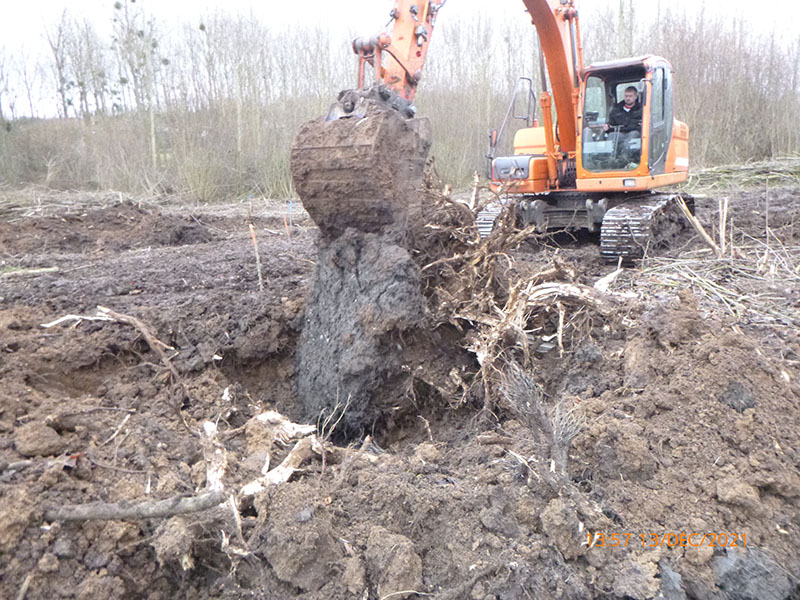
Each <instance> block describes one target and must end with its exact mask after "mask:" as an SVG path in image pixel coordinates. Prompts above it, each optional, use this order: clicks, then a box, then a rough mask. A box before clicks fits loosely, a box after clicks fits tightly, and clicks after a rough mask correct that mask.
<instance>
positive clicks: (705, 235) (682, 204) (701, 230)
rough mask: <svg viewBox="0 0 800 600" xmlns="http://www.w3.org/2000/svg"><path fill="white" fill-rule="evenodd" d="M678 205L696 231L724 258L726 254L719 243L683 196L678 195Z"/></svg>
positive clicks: (715, 252) (719, 256) (718, 256)
mask: <svg viewBox="0 0 800 600" xmlns="http://www.w3.org/2000/svg"><path fill="white" fill-rule="evenodd" d="M678 207H680V209H681V212H682V213H683V216H684V217H686V220H687V221H689V223H690V224H691V225H692V227H694V229H695V231H697V233H699V234H700V237H701V238H703V241H704V242H705V243H706V244H708V246H709V247H710V248H711V249H712V250H713V251H714V254H716V255H717V258H722V257H723V256H724V254H723V252H722V250H721V249H720V247H719V246H717V243H716V242H715V241H714V240H713V239H712V238H711V236H710V235H708V232H707V231H706V228H705V227H703V224H702V223H701V222H700V219H698V218H697V217H696V216H694V215H693V214H692V211H690V210H689V207H688V206H687V205H686V200H684V199H683V197H682V196H678Z"/></svg>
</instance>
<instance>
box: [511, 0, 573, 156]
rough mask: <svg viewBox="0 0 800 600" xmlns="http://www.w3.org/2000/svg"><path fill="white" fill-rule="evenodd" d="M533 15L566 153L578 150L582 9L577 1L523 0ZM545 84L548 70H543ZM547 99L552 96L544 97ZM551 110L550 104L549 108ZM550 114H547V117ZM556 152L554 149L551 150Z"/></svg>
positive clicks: (561, 140) (563, 150)
mask: <svg viewBox="0 0 800 600" xmlns="http://www.w3.org/2000/svg"><path fill="white" fill-rule="evenodd" d="M522 1H523V3H524V4H525V7H526V8H527V9H528V13H529V14H530V16H531V20H532V21H533V24H534V25H535V26H536V31H537V33H538V34H539V40H540V43H541V46H542V54H543V55H544V60H545V61H546V63H547V72H548V74H549V75H550V85H551V87H552V98H553V101H554V103H555V107H556V115H557V117H558V132H559V141H560V147H561V151H562V152H574V151H575V149H576V146H577V141H576V140H577V134H576V132H577V125H576V109H575V107H576V106H577V102H578V91H579V89H580V81H579V78H580V75H581V71H582V70H583V49H582V44H581V39H580V25H579V23H578V10H577V9H576V8H575V2H574V0H522ZM542 78H543V81H542V85H543V86H544V85H546V82H545V81H544V73H542ZM544 98H545V100H546V99H547V98H548V96H546V95H545V96H544ZM547 108H548V109H549V106H548V107H547ZM547 116H548V115H546V116H545V118H546V117H547ZM551 151H552V149H551Z"/></svg>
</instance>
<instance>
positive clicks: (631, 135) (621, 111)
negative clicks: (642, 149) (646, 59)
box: [603, 85, 642, 160]
mask: <svg viewBox="0 0 800 600" xmlns="http://www.w3.org/2000/svg"><path fill="white" fill-rule="evenodd" d="M603 129H604V130H605V131H610V130H611V129H614V131H613V132H612V133H610V134H609V136H608V139H610V140H612V141H613V142H614V145H615V146H617V145H619V147H620V148H623V149H624V148H625V146H626V144H625V143H626V142H628V141H629V140H635V139H639V138H640V137H641V135H642V103H641V102H639V90H637V89H636V88H635V87H634V86H632V85H630V86H628V87H627V88H625V97H624V98H623V100H621V101H620V102H617V103H616V104H615V105H614V106H613V107H612V109H611V113H610V114H609V115H608V122H607V123H606V124H605V126H604V127H603ZM630 158H631V159H634V158H635V159H636V160H638V157H633V156H632V157H630Z"/></svg>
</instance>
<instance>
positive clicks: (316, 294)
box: [297, 229, 423, 433]
mask: <svg viewBox="0 0 800 600" xmlns="http://www.w3.org/2000/svg"><path fill="white" fill-rule="evenodd" d="M422 307H423V304H422V297H421V294H420V284H419V274H418V269H417V267H416V265H415V264H414V262H413V261H412V259H411V255H410V254H409V253H408V251H407V250H405V249H404V248H401V247H400V246H397V245H395V244H393V243H391V240H390V239H387V238H386V236H381V235H378V234H369V233H362V232H357V231H355V230H352V229H349V230H347V232H346V233H345V234H344V235H342V236H341V237H339V238H337V239H335V240H333V241H331V242H328V243H323V244H321V245H320V248H319V256H318V259H317V266H316V269H315V272H314V283H313V286H312V288H311V292H310V295H309V298H308V308H307V310H306V316H305V324H304V327H303V332H302V334H301V338H300V343H299V346H298V353H297V361H298V370H299V373H300V377H299V378H298V379H297V386H298V391H299V394H300V397H301V399H302V402H303V408H304V411H305V414H306V416H307V417H308V418H309V419H310V420H312V421H313V420H315V419H316V418H317V417H318V416H319V415H320V414H323V415H325V416H331V415H333V413H336V412H339V413H344V416H343V421H342V426H343V427H344V428H345V430H347V431H351V432H354V433H357V432H359V430H360V429H361V428H362V427H364V426H367V425H368V424H369V423H371V422H372V421H374V420H375V419H376V418H378V416H379V415H380V414H381V412H382V411H384V410H387V409H389V408H391V407H393V406H397V405H398V404H402V403H403V402H404V398H405V396H407V394H408V391H409V386H410V377H411V374H410V373H409V372H408V370H407V369H404V368H403V365H404V361H403V355H404V352H407V351H408V349H407V348H405V347H404V341H403V337H402V336H403V334H404V333H407V332H409V331H410V330H412V329H414V328H415V327H417V326H418V325H419V324H420V323H421V321H422V318H423V308H422ZM337 418H338V415H337Z"/></svg>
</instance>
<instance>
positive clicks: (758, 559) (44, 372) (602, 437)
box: [0, 187, 800, 600]
mask: <svg viewBox="0 0 800 600" xmlns="http://www.w3.org/2000/svg"><path fill="white" fill-rule="evenodd" d="M714 194H715V198H716V196H719V195H720V192H719V191H715V192H714ZM725 194H727V195H728V196H729V197H730V198H731V214H732V217H733V219H734V224H735V228H736V231H737V237H736V238H735V240H734V241H735V244H739V245H741V246H743V247H744V246H746V245H747V246H748V247H752V246H753V245H756V246H757V245H758V244H762V245H764V244H768V245H769V246H770V247H773V248H776V250H775V251H774V252H773V253H767V252H766V251H765V252H764V256H765V258H764V268H763V269H761V270H759V268H758V265H755V264H754V265H753V269H752V270H750V269H749V268H748V269H742V268H739V267H727V266H724V265H722V263H719V262H717V261H714V260H713V259H712V258H711V257H710V255H709V253H708V252H707V251H706V249H705V247H704V245H703V243H702V242H701V241H700V239H699V238H698V236H696V235H695V234H694V233H692V232H687V233H686V234H685V235H684V236H683V237H682V238H681V239H680V240H679V242H678V243H677V244H676V245H675V246H674V247H673V248H672V249H671V250H669V251H667V252H662V253H661V254H660V255H658V256H654V257H652V258H650V259H648V260H647V261H645V263H644V264H643V265H642V267H641V268H638V269H631V270H628V271H626V272H625V273H624V274H623V275H622V276H621V277H619V278H618V279H617V280H616V281H615V282H614V283H613V285H612V287H611V291H612V292H613V293H616V294H619V295H620V297H621V298H622V300H621V304H620V305H619V306H620V307H619V309H618V310H617V311H615V314H611V315H605V316H603V315H599V314H595V313H593V312H592V311H590V310H587V309H581V310H577V311H574V312H572V311H568V312H567V314H566V321H567V325H568V327H567V328H566V329H565V332H566V333H568V335H566V336H565V339H564V340H562V341H563V346H564V347H563V351H562V350H561V349H560V348H559V346H558V344H557V343H556V342H555V341H554V339H553V337H552V333H553V332H552V330H549V331H542V332H532V333H531V335H530V339H531V343H532V345H533V346H534V347H535V348H536V349H537V350H538V352H537V354H536V356H537V358H536V362H535V368H534V369H533V371H532V373H531V374H529V377H530V383H531V384H532V385H533V386H535V387H536V389H539V390H541V393H542V397H543V398H544V399H545V400H544V401H545V402H548V403H555V402H557V401H559V400H561V399H569V400H570V402H571V403H572V406H575V407H577V412H576V414H579V418H577V419H576V422H577V425H578V427H577V431H576V432H575V433H576V435H575V436H574V438H572V442H571V446H570V449H569V453H568V474H569V486H568V487H569V490H573V492H569V491H568V490H567V488H566V487H565V488H564V489H563V490H558V489H554V488H553V486H552V485H548V481H550V480H549V479H548V475H547V474H548V472H549V471H550V470H551V467H550V464H549V459H547V458H546V457H547V454H546V453H545V452H543V449H542V440H541V439H540V438H539V437H538V436H537V432H536V430H535V427H534V426H533V424H532V421H533V420H534V419H533V418H530V419H529V418H527V417H530V414H528V413H526V410H525V407H524V406H520V405H519V404H517V405H515V406H509V405H503V404H502V403H500V404H498V405H496V406H493V407H492V408H493V410H492V411H488V410H486V406H485V405H484V404H482V403H481V402H479V401H475V402H470V401H462V400H463V399H461V398H457V397H455V396H454V397H452V398H447V397H443V395H442V393H441V392H440V391H439V392H437V393H429V394H426V393H425V389H427V388H428V387H430V386H429V385H428V383H426V384H424V385H422V384H420V386H419V387H417V388H415V390H414V391H415V393H416V394H417V395H416V397H415V398H414V407H415V408H414V411H412V412H411V413H409V414H403V416H402V417H401V418H398V419H383V420H382V421H381V422H380V423H376V425H375V427H374V429H373V430H372V431H369V432H362V436H363V435H365V434H367V433H369V434H371V437H370V440H371V441H369V442H368V443H367V444H362V441H363V439H364V438H363V437H359V438H358V439H353V440H351V442H352V445H351V446H350V447H349V448H350V449H348V448H347V447H345V446H344V445H343V444H342V443H340V448H341V451H340V452H339V453H338V456H339V458H340V459H336V455H335V454H332V455H331V460H328V461H321V460H318V459H313V460H311V461H310V462H307V463H305V464H304V465H303V467H302V468H301V469H300V470H299V471H298V472H296V473H295V474H294V475H293V477H292V479H291V480H290V481H289V482H288V483H282V484H278V485H273V486H269V487H267V488H266V489H265V490H264V491H263V492H261V493H259V494H256V495H255V497H254V498H253V499H252V500H251V501H243V502H242V503H241V505H240V507H239V508H240V519H241V523H240V525H237V524H236V523H233V520H232V519H231V512H230V510H226V509H224V508H219V509H214V510H211V511H207V512H201V513H196V514H194V515H190V516H188V517H173V518H171V519H169V520H166V519H141V520H128V521H113V520H112V521H86V522H82V521H77V522H73V521H59V520H45V518H44V514H45V512H47V511H49V510H52V509H53V508H57V507H60V506H64V505H78V504H85V503H89V502H93V501H102V502H120V501H127V502H131V503H135V502H140V501H145V500H154V499H162V498H170V497H174V496H176V495H185V496H187V497H188V496H192V495H194V494H196V493H197V491H198V490H200V489H202V488H203V486H205V485H206V478H207V474H206V473H207V471H206V460H205V458H204V454H203V443H202V440H201V439H200V437H198V436H197V435H195V434H196V433H197V432H198V431H200V430H201V428H202V423H203V422H205V421H212V422H214V423H216V424H217V426H218V429H219V432H220V435H219V443H220V444H221V446H222V447H223V448H224V451H225V453H226V456H227V467H226V470H225V474H224V476H223V483H224V485H225V489H226V490H227V489H229V490H233V491H234V493H235V491H236V490H238V489H239V488H240V487H241V485H242V484H244V483H245V482H248V481H251V480H253V479H254V478H256V477H258V475H259V473H260V471H261V468H262V466H263V463H264V457H265V455H266V454H267V453H269V452H270V449H271V448H272V454H273V456H272V464H273V465H277V464H278V463H279V462H280V461H281V460H282V459H283V457H284V456H285V455H286V454H287V452H288V450H289V448H290V447H291V444H289V445H287V446H286V447H284V448H281V447H280V446H272V445H271V439H266V437H265V436H263V435H260V434H259V433H258V431H256V428H255V425H254V423H255V421H254V420H253V418H254V417H255V416H256V415H259V414H262V413H264V412H265V411H268V410H274V411H277V412H280V413H281V414H283V415H285V416H286V417H288V418H289V419H291V420H293V421H296V422H303V421H305V422H312V423H314V420H313V419H309V415H308V413H307V407H306V408H305V409H304V407H303V405H302V403H301V402H300V401H299V399H298V392H297V389H298V385H301V384H302V382H298V381H297V380H296V377H295V374H296V372H297V356H296V352H295V351H296V348H297V344H298V341H299V339H300V336H301V332H302V330H303V325H304V314H305V303H306V298H307V296H308V294H309V291H310V285H311V274H312V272H313V269H314V262H315V260H316V257H317V254H316V249H315V248H316V246H315V244H316V241H317V238H318V235H319V233H318V231H317V230H316V228H315V227H314V226H313V224H312V223H311V222H310V220H308V219H307V218H303V217H302V216H298V213H297V206H296V205H295V206H294V214H293V219H292V223H291V224H290V223H289V222H288V221H284V216H286V215H287V214H288V205H286V204H282V203H266V204H258V205H256V204H254V205H252V206H250V205H249V204H240V205H231V206H225V207H212V208H198V207H194V206H176V205H173V204H170V203H168V202H167V203H163V204H160V205H157V204H153V203H137V202H132V201H130V200H126V199H120V198H118V197H116V196H109V197H103V196H96V197H93V198H88V197H86V198H83V197H81V196H80V195H71V196H69V197H65V198H61V199H57V200H56V199H53V198H52V197H48V200H47V201H46V202H42V201H38V202H37V201H36V198H35V196H36V192H35V191H32V192H25V193H20V194H16V195H15V196H14V198H15V200H14V201H13V202H6V203H5V204H4V205H3V206H4V207H5V208H4V209H3V208H0V211H2V212H1V213H0V214H1V218H2V222H0V260H2V263H0V273H2V275H0V378H2V387H1V388H0V597H3V598H14V597H18V594H20V593H22V596H24V597H25V598H28V599H39V598H48V599H51V598H54V597H63V598H75V597H77V598H86V599H88V598H150V599H154V600H155V599H157V598H164V599H166V598H173V597H185V598H217V597H222V598H269V599H272V598H274V599H284V598H286V599H289V598H304V599H308V600H312V599H314V600H316V599H319V600H322V599H339V598H341V599H345V598H348V599H349V598H353V599H369V600H378V599H384V598H387V599H388V598H428V597H434V598H440V599H441V598H449V599H451V600H455V599H462V598H463V599H468V598H474V599H476V600H485V599H505V600H511V599H517V598H520V599H525V598H535V599H539V598H620V599H622V598H636V599H639V598H642V599H644V598H655V597H663V598H669V599H676V600H677V599H682V598H696V599H713V600H723V599H728V598H730V599H736V600H739V599H742V600H744V599H750V598H759V599H761V600H764V599H770V600H771V599H775V600H779V599H784V598H800V591H799V588H798V577H800V559H798V552H797V550H796V548H797V539H798V535H799V534H800V473H799V472H798V466H800V403H799V402H800V400H799V399H800V384H798V381H800V355H799V353H800V342H799V341H798V325H800V321H798V320H797V316H798V314H800V295H799V294H798V277H800V273H797V266H798V263H794V264H788V263H789V261H790V260H791V259H792V258H793V257H794V258H797V256H798V253H797V252H796V249H797V247H798V245H800V188H797V187H786V188H782V189H777V190H776V189H770V190H768V191H765V190H764V189H762V188H753V189H747V190H739V191H729V192H725ZM767 194H769V196H768V197H769V204H768V205H767V202H766V200H767ZM715 198H700V199H699V200H698V203H697V204H698V210H699V213H700V215H701V216H702V217H703V220H704V221H705V222H706V223H707V224H710V223H713V222H715V219H716V218H717V216H716V208H717V203H716V199H715ZM767 207H769V213H768V214H769V220H768V222H769V228H770V229H769V231H770V235H771V238H768V237H767V234H766V228H765V216H766V214H767ZM249 218H251V219H252V221H253V223H254V225H255V230H256V233H257V237H258V241H259V244H260V257H261V262H262V271H263V272H262V276H263V291H259V283H258V273H257V268H256V264H255V259H254V253H253V247H252V241H251V238H250V233H249V230H248V225H247V223H248V220H249ZM559 246H560V248H559ZM764 247H765V248H766V246H764ZM778 248H780V250H778ZM556 250H557V251H558V255H559V257H560V260H562V261H564V262H566V263H567V264H568V265H570V266H571V267H573V268H574V269H575V270H576V271H577V272H578V273H579V278H580V280H581V281H582V282H584V283H589V284H591V283H593V282H595V281H596V280H597V279H599V278H600V277H602V276H603V275H606V274H607V273H609V272H610V271H612V270H614V266H613V265H611V266H609V265H606V264H604V263H603V262H602V261H601V260H600V258H599V249H598V247H597V246H596V245H594V244H593V243H592V241H591V240H587V239H584V238H581V239H579V240H573V239H570V238H569V237H568V236H562V237H560V238H558V239H556V240H549V241H547V242H546V243H543V242H537V243H526V244H524V245H523V246H522V247H520V248H519V249H518V250H517V251H516V252H515V253H514V259H515V260H516V267H515V268H516V269H518V270H519V271H520V272H535V271H537V270H544V269H546V268H548V267H549V266H550V265H551V263H552V257H553V254H554V253H555V252H556ZM753 252H754V254H753V256H754V257H755V258H754V260H755V261H757V260H758V256H760V255H757V254H756V252H755V251H753ZM744 262H745V259H742V260H741V261H740V263H737V264H744ZM53 267H57V268H58V270H57V271H53V270H50V271H37V270H36V269H52V268H53ZM792 272H794V274H795V275H796V277H794V279H793V278H792ZM695 275H696V277H695ZM731 289H736V290H740V293H739V294H738V296H737V297H733V296H731V295H730V294H728V292H727V291H726V290H728V291H729V290H731ZM741 290H747V293H746V294H745V293H741ZM623 295H624V296H623ZM98 305H102V306H105V307H108V308H111V309H112V310H114V311H116V312H118V313H124V314H126V315H131V316H135V317H136V318H138V319H140V320H141V321H143V322H145V323H147V324H149V326H150V327H151V329H152V331H153V333H154V334H155V335H156V337H158V338H159V339H160V340H161V341H163V342H164V343H165V344H167V345H169V346H170V347H171V348H172V350H168V351H167V354H168V356H169V358H170V361H171V364H172V365H174V367H175V369H176V370H177V373H178V376H179V381H180V384H178V383H176V381H175V380H174V378H171V376H170V373H169V372H168V370H167V369H166V368H165V367H164V365H163V363H162V362H161V361H160V359H159V356H158V355H157V353H155V352H154V351H153V350H152V349H151V348H150V347H149V346H148V343H147V341H146V340H145V339H144V338H143V336H142V335H141V333H140V331H139V330H137V329H136V328H134V327H132V326H130V325H128V324H124V323H118V322H108V321H91V320H83V321H81V322H76V321H74V320H73V321H67V322H64V323H61V324H58V325H55V326H53V327H50V328H43V327H42V325H43V324H47V323H50V322H52V321H54V320H56V319H59V318H60V317H63V316H65V315H70V314H72V315H95V313H96V307H97V306H98ZM451 333H452V332H449V331H442V332H439V333H438V334H437V335H440V338H441V343H442V345H443V347H446V345H447V344H448V342H449V340H450V339H451V338H452V339H458V338H457V337H453V336H451ZM459 356H461V355H459ZM422 358H424V357H422ZM418 359H419V357H418ZM473 361H474V359H473ZM526 381H527V380H526ZM441 389H446V386H445V385H442V386H441ZM314 424H315V425H316V423H314ZM331 426H332V423H328V424H327V431H326V432H327V433H330V428H331ZM326 432H323V433H326ZM335 438H336V435H335V432H334V435H331V436H330V440H329V443H332V442H333V441H334V440H335ZM342 456H343V457H345V458H344V459H341V457H342ZM575 490H576V492H575ZM597 533H600V534H603V535H602V536H599V535H596V534H597ZM671 533H672V534H675V536H673V537H667V534H671ZM681 533H685V534H686V535H687V536H688V535H689V534H693V533H698V534H700V535H699V536H697V535H696V536H694V537H693V538H691V539H692V540H693V542H694V545H692V546H690V545H689V544H688V543H683V544H681V543H680V537H679V536H680V534H681ZM720 533H724V534H726V538H727V539H726V541H725V542H724V543H720V542H721V541H722V538H721V537H719V536H714V537H713V538H712V537H711V536H708V535H706V536H705V537H703V534H720ZM612 534H621V535H619V536H616V537H614V538H612ZM628 534H630V535H629V536H628ZM653 535H655V536H656V538H655V540H654V539H653ZM587 536H588V537H587ZM734 537H735V538H736V539H735V540H734ZM589 538H590V539H591V540H592V542H593V543H591V544H590V543H588V542H589ZM715 540H716V544H714V543H713V542H714V541H715ZM622 542H625V545H624V547H611V545H612V544H614V545H617V544H619V545H622ZM676 542H677V543H676ZM698 542H699V543H698ZM734 544H735V546H734Z"/></svg>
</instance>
